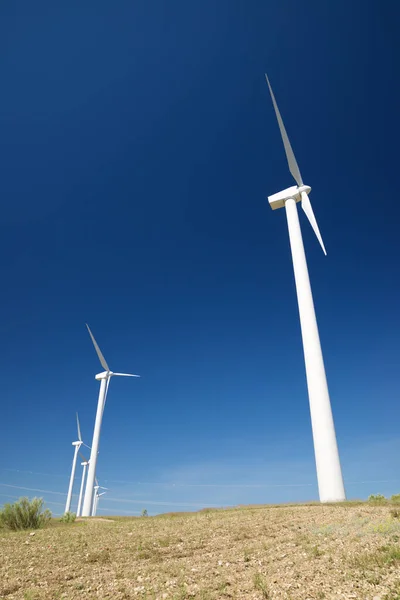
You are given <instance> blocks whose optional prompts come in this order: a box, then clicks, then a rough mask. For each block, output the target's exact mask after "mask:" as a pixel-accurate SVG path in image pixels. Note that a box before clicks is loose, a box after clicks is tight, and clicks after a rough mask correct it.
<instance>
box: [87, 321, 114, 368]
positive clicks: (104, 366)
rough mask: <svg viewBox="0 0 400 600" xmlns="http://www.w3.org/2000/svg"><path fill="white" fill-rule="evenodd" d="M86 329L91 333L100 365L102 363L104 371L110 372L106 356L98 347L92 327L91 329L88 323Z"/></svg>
mask: <svg viewBox="0 0 400 600" xmlns="http://www.w3.org/2000/svg"><path fill="white" fill-rule="evenodd" d="M86 327H87V329H88V332H89V335H90V337H91V338H92V342H93V346H94V349H95V350H96V353H97V356H98V357H99V361H100V363H101V366H102V367H103V369H104V370H105V371H109V370H110V368H109V366H108V364H107V363H106V359H105V358H104V356H103V355H102V353H101V350H100V348H99V347H98V345H97V342H96V340H95V339H94V335H93V333H92V332H91V331H90V327H89V325H88V324H87V323H86Z"/></svg>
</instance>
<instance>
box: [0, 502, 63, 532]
mask: <svg viewBox="0 0 400 600" xmlns="http://www.w3.org/2000/svg"><path fill="white" fill-rule="evenodd" d="M50 519H51V512H50V511H49V510H48V509H46V510H44V501H43V499H42V498H33V499H32V500H29V498H20V499H19V500H18V501H17V502H14V504H5V505H4V507H3V508H2V509H1V510H0V528H3V529H9V530H11V531H18V530H21V529H40V528H41V527H43V526H44V525H46V523H48V522H49V521H50Z"/></svg>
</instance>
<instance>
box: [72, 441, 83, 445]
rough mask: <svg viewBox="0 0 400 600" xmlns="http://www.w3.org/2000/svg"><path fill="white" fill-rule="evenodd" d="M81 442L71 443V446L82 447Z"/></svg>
mask: <svg viewBox="0 0 400 600" xmlns="http://www.w3.org/2000/svg"><path fill="white" fill-rule="evenodd" d="M82 444H83V442H82V441H81V440H79V441H77V442H72V445H73V446H82Z"/></svg>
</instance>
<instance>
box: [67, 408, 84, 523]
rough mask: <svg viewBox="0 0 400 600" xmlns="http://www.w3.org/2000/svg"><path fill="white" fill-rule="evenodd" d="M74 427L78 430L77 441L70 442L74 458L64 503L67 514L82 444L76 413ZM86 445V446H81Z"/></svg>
mask: <svg viewBox="0 0 400 600" xmlns="http://www.w3.org/2000/svg"><path fill="white" fill-rule="evenodd" d="M76 425H77V429H78V439H77V441H76V442H72V445H73V446H74V448H75V449H74V458H73V460H72V468H71V477H70V480H69V487H68V494H67V502H66V503H65V512H69V511H70V509H71V499H72V488H73V487H74V479H75V470H76V460H77V458H78V452H79V449H80V447H81V446H82V444H83V441H82V436H81V428H80V425H79V417H78V413H76ZM83 445H86V444H83Z"/></svg>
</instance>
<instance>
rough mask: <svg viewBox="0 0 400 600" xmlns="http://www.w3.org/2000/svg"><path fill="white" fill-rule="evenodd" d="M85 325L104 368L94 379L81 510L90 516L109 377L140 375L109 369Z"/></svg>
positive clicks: (86, 515) (84, 514) (83, 514)
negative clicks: (96, 387)
mask: <svg viewBox="0 0 400 600" xmlns="http://www.w3.org/2000/svg"><path fill="white" fill-rule="evenodd" d="M86 327H87V329H88V332H89V335H90V337H91V340H92V342H93V346H94V349H95V350H96V353H97V356H98V357H99V361H100V364H101V366H102V367H103V369H104V371H103V372H102V373H99V374H98V375H96V379H97V380H98V381H100V391H99V399H98V402H97V412H96V420H95V423H94V431H93V441H92V449H91V453H90V460H89V469H88V476H87V481H86V488H85V499H84V501H83V510H82V516H83V517H90V515H91V512H92V508H93V495H94V482H95V479H96V466H97V455H98V453H99V444H100V431H101V423H102V420H103V412H104V407H105V403H106V398H107V393H108V387H109V385H110V379H111V377H113V376H118V377H140V375H132V374H130V373H113V372H112V371H111V370H110V368H109V366H108V364H107V363H106V360H105V358H104V356H103V355H102V353H101V350H100V348H99V346H98V345H97V342H96V340H95V339H94V336H93V334H92V332H91V331H90V327H89V325H87V324H86Z"/></svg>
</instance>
